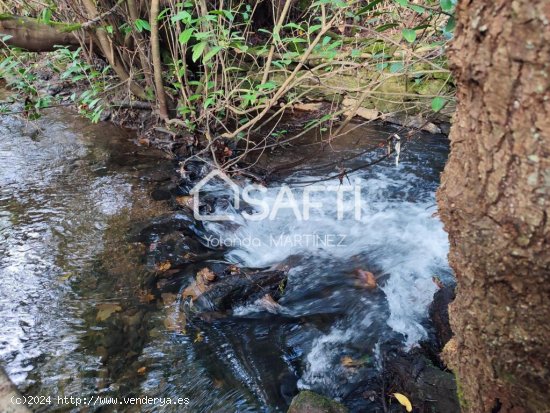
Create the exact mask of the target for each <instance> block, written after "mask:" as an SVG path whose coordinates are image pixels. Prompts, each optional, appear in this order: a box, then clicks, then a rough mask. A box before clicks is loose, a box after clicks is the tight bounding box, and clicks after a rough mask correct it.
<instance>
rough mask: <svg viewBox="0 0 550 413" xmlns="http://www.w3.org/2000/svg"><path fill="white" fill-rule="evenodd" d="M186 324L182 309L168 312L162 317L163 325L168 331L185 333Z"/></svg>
mask: <svg viewBox="0 0 550 413" xmlns="http://www.w3.org/2000/svg"><path fill="white" fill-rule="evenodd" d="M186 325H187V317H186V316H185V313H184V312H183V311H178V312H177V313H173V314H169V315H168V317H166V318H165V319H164V327H166V329H167V330H169V331H176V332H181V333H183V334H185V327H186Z"/></svg>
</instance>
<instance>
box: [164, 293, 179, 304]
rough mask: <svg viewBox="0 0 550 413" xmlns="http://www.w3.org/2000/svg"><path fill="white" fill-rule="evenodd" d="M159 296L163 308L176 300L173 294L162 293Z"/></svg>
mask: <svg viewBox="0 0 550 413" xmlns="http://www.w3.org/2000/svg"><path fill="white" fill-rule="evenodd" d="M160 296H161V298H162V302H163V303H164V305H165V306H170V305H172V304H174V302H175V301H176V298H177V296H176V294H173V293H162V294H161V295H160Z"/></svg>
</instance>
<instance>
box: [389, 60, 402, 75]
mask: <svg viewBox="0 0 550 413" xmlns="http://www.w3.org/2000/svg"><path fill="white" fill-rule="evenodd" d="M402 70H403V63H401V62H395V63H392V64H391V65H390V73H398V72H401V71H402Z"/></svg>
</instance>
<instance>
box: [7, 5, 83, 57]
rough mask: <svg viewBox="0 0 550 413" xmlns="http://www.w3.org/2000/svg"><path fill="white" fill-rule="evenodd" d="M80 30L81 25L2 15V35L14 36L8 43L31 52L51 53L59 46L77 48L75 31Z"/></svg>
mask: <svg viewBox="0 0 550 413" xmlns="http://www.w3.org/2000/svg"><path fill="white" fill-rule="evenodd" d="M79 28H80V25H79V24H64V23H52V24H45V23H41V22H40V21H38V20H36V19H33V18H30V17H20V16H12V15H7V14H2V15H0V33H1V34H2V35H10V36H12V37H11V38H10V39H9V40H8V41H7V42H6V43H7V44H8V45H10V46H15V47H20V48H22V49H25V50H28V51H29V52H51V51H53V50H55V46H58V45H59V46H72V47H75V48H76V47H78V46H79V42H78V38H77V37H76V36H75V34H74V33H73V31H74V30H76V29H79ZM0 47H1V46H0Z"/></svg>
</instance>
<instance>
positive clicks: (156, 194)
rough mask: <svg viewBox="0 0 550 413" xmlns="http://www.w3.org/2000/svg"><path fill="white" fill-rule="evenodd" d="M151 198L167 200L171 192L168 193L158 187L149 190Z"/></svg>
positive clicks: (170, 196)
mask: <svg viewBox="0 0 550 413" xmlns="http://www.w3.org/2000/svg"><path fill="white" fill-rule="evenodd" d="M151 198H153V200H155V201H167V200H169V199H170V198H172V194H171V193H170V191H167V190H165V189H162V188H158V189H155V190H154V191H153V192H151Z"/></svg>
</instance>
